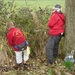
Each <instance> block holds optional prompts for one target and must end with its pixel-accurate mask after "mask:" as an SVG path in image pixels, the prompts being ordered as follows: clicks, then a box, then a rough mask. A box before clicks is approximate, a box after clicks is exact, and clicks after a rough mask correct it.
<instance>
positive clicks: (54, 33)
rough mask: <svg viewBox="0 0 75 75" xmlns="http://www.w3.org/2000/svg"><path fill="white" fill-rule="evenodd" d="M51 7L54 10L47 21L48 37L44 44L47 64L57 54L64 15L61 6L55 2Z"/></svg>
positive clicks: (50, 62)
mask: <svg viewBox="0 0 75 75" xmlns="http://www.w3.org/2000/svg"><path fill="white" fill-rule="evenodd" d="M53 9H54V11H53V13H52V15H51V17H50V19H49V21H48V27H49V35H50V38H49V39H48V42H47V44H46V55H47V58H48V63H49V64H52V63H53V62H55V60H54V58H56V57H57V56H58V46H59V42H60V40H61V37H62V36H63V35H64V24H65V16H64V14H63V13H62V12H61V6H60V5H59V4H56V5H55V6H54V8H53Z"/></svg>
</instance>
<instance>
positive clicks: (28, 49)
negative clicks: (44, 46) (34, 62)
mask: <svg viewBox="0 0 75 75" xmlns="http://www.w3.org/2000/svg"><path fill="white" fill-rule="evenodd" d="M26 50H27V54H28V55H29V54H30V47H29V46H27V49H26Z"/></svg>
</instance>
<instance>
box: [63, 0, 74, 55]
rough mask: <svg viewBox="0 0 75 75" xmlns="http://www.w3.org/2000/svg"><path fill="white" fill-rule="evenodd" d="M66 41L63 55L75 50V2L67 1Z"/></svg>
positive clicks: (72, 0)
mask: <svg viewBox="0 0 75 75" xmlns="http://www.w3.org/2000/svg"><path fill="white" fill-rule="evenodd" d="M65 4H66V6H65V15H66V24H65V39H64V49H63V54H64V55H65V54H67V53H69V52H70V51H71V50H75V0H65Z"/></svg>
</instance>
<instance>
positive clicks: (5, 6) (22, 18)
mask: <svg viewBox="0 0 75 75" xmlns="http://www.w3.org/2000/svg"><path fill="white" fill-rule="evenodd" d="M17 7H18V6H17V5H16V4H15V0H10V1H8V2H4V0H1V1H0V19H1V20H0V33H1V36H3V37H4V38H6V33H7V30H6V26H5V24H6V22H8V21H13V22H14V24H15V26H16V27H18V28H20V29H21V30H22V31H23V32H24V34H25V37H26V38H27V40H28V42H29V45H30V47H31V54H32V55H38V54H39V55H40V54H41V53H42V52H43V49H44V48H45V44H46V41H47V38H48V35H47V33H48V27H47V21H48V19H49V16H50V14H51V12H52V9H50V8H49V6H47V7H45V8H44V9H43V8H41V7H40V6H39V7H38V8H39V10H35V12H34V8H33V9H30V8H29V7H28V6H27V7H26V6H25V7H18V8H17ZM32 13H33V14H32ZM5 43H7V42H5Z"/></svg>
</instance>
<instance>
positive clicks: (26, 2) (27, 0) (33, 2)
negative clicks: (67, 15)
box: [4, 0, 65, 9]
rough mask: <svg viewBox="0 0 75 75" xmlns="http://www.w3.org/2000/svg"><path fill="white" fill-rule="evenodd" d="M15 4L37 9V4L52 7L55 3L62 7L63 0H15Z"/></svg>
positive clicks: (63, 4) (42, 6)
mask: <svg viewBox="0 0 75 75" xmlns="http://www.w3.org/2000/svg"><path fill="white" fill-rule="evenodd" d="M4 1H5V2H7V1H12V0H4ZM15 4H16V5H17V7H24V6H27V7H30V8H36V9H38V8H39V6H40V7H41V8H45V7H50V8H52V7H53V6H54V5H55V4H60V5H61V6H62V8H64V7H65V0H15Z"/></svg>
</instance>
